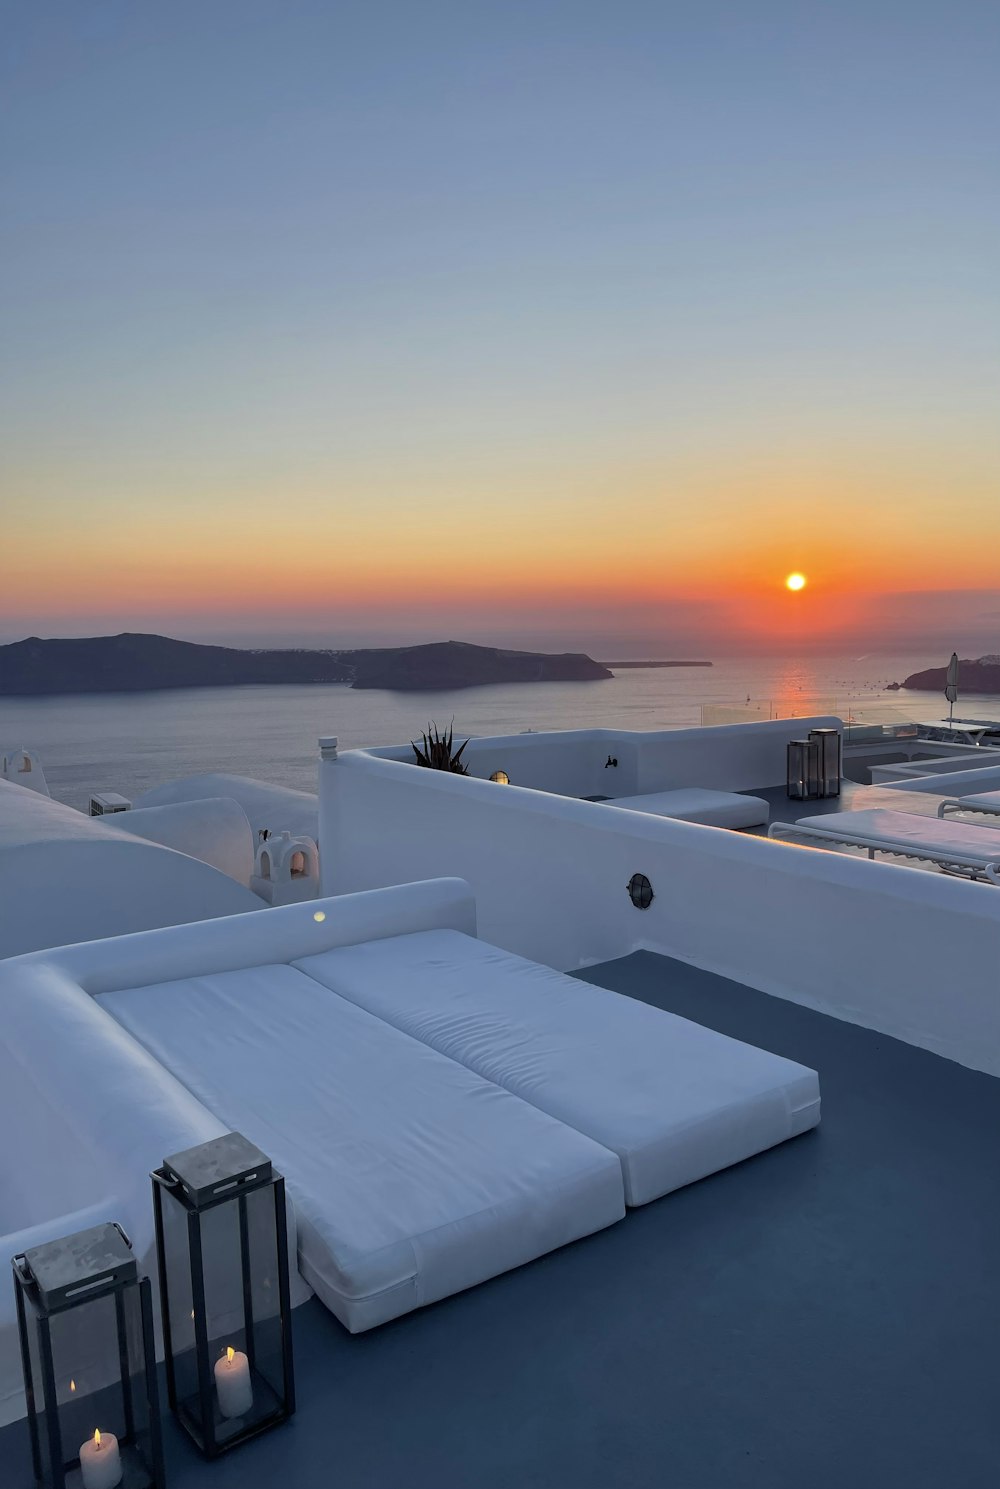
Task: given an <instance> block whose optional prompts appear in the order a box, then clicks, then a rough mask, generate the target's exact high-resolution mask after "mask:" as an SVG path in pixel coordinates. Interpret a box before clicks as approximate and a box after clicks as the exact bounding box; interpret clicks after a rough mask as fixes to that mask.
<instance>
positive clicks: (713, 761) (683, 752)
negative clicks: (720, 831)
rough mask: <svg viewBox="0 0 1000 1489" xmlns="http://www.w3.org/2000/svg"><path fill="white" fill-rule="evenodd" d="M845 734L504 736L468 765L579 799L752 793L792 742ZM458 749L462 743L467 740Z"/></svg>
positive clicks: (803, 730) (824, 720) (475, 748)
mask: <svg viewBox="0 0 1000 1489" xmlns="http://www.w3.org/2000/svg"><path fill="white" fill-rule="evenodd" d="M842 727H843V726H842V724H841V721H840V719H838V718H834V717H833V716H832V715H830V716H828V715H825V714H824V715H821V716H817V717H816V718H809V719H774V720H771V721H765V722H764V723H758V724H728V725H719V726H717V727H714V728H707V729H655V730H643V731H640V730H626V729H619V730H615V729H564V730H553V731H551V732H546V733H528V734H500V735H495V736H490V737H487V738H481V739H476V738H473V739H470V740H469V741H468V744H467V745H466V747H465V751H464V753H463V755H462V760H463V763H465V764H467V765H468V766H469V769H470V774H471V775H473V776H475V777H477V778H478V779H481V780H488V779H489V777H490V776H491V775H493V774H494V772H496V771H501V770H502V771H504V772H505V773H506V774H507V775H508V776H509V777H510V780H511V783H512V784H513V785H515V786H527V787H530V789H531V790H533V791H547V792H551V793H553V794H556V795H560V796H574V797H578V798H585V797H589V796H639V795H646V794H647V793H649V792H653V791H674V790H680V789H682V788H683V787H686V786H701V787H704V788H708V789H711V790H715V791H752V790H753V789H754V787H757V788H764V787H767V786H780V785H781V784H782V783H783V781H784V780H785V754H786V748H787V745H788V741H789V740H790V739H800V738H802V737H803V736H804V735H805V734H808V732H809V730H810V729H823V728H826V729H829V728H835V729H839V728H842ZM455 743H456V745H457V744H460V743H462V736H461V735H459V736H458V737H457V738H456V741H455ZM365 753H366V754H369V755H372V756H373V757H375V758H376V759H380V760H398V761H405V762H408V763H410V764H412V763H413V758H414V757H413V750H412V748H411V746H410V745H409V744H402V745H388V746H385V747H383V748H379V749H374V750H367V751H365ZM320 847H321V848H322V843H321V845H320Z"/></svg>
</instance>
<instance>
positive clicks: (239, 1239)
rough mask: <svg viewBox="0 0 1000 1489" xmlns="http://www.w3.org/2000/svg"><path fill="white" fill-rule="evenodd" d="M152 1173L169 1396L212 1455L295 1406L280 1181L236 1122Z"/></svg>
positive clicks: (180, 1417)
mask: <svg viewBox="0 0 1000 1489" xmlns="http://www.w3.org/2000/svg"><path fill="white" fill-rule="evenodd" d="M152 1180H153V1207H154V1214H155V1219H156V1250H157V1260H158V1262H159V1273H160V1306H161V1308H162V1312H163V1348H164V1355H165V1358H166V1367H167V1392H168V1396H169V1400H170V1406H171V1408H172V1410H173V1411H174V1412H175V1413H176V1415H177V1418H178V1420H179V1421H180V1422H181V1424H182V1425H183V1426H184V1427H185V1428H186V1430H187V1431H188V1432H189V1433H190V1435H191V1437H192V1438H193V1439H194V1441H195V1442H196V1443H197V1445H198V1447H199V1448H200V1449H201V1451H202V1452H203V1453H204V1454H205V1456H206V1457H208V1458H215V1457H217V1456H218V1455H219V1454H220V1453H223V1452H225V1451H226V1450H227V1449H229V1448H233V1447H236V1445H237V1444H238V1443H241V1442H246V1441H247V1440H248V1439H249V1438H251V1437H256V1436H257V1434H258V1433H259V1432H263V1431H265V1430H266V1429H267V1428H269V1427H273V1426H275V1425H276V1424H277V1423H278V1422H283V1421H285V1420H286V1419H287V1418H288V1417H290V1416H291V1415H292V1413H293V1411H294V1410H295V1390H294V1384H293V1379H292V1331H291V1308H290V1304H289V1293H288V1235H287V1222H286V1216H285V1181H284V1179H282V1177H281V1175H280V1174H278V1173H276V1172H275V1171H274V1169H273V1168H272V1166H271V1160H270V1159H269V1158H267V1157H265V1155H264V1154H263V1153H262V1152H261V1151H260V1149H259V1148H256V1147H254V1145H253V1143H250V1142H248V1141H247V1139H246V1138H245V1137H242V1136H241V1135H240V1134H239V1133H238V1132H230V1133H227V1134H226V1135H225V1137H219V1138H215V1139H214V1140H213V1141H212V1142H208V1143H202V1144H201V1146H200V1147H197V1148H189V1149H188V1150H187V1151H186V1152H184V1153H178V1154H176V1155H175V1156H174V1157H173V1158H167V1159H166V1160H165V1161H164V1163H163V1166H162V1168H159V1169H157V1170H156V1172H155V1173H154V1174H153V1175H152Z"/></svg>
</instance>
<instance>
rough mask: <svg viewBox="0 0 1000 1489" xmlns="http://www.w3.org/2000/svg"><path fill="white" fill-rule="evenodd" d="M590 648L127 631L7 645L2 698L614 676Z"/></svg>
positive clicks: (417, 686) (412, 686) (1, 667)
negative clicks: (213, 642)
mask: <svg viewBox="0 0 1000 1489" xmlns="http://www.w3.org/2000/svg"><path fill="white" fill-rule="evenodd" d="M610 676H611V673H610V672H609V671H608V669H607V668H606V667H603V666H602V665H601V664H600V663H599V662H595V661H593V660H592V658H590V657H588V656H584V655H583V654H582V653H577V652H567V653H565V654H564V655H561V656H549V655H547V654H545V653H542V652H530V651H502V650H500V649H499V648H497V647H493V646H470V645H468V644H467V643H465V642H461V641H440V642H435V643H432V644H430V645H428V646H402V647H383V648H378V649H372V650H360V651H333V650H331V651H305V650H291V649H289V650H283V651H243V650H241V649H239V648H237V647H232V646H201V645H199V644H198V643H196V642H192V641H174V640H172V639H171V638H170V637H168V636H144V635H139V634H134V633H131V632H128V631H126V632H123V634H122V635H120V636H92V637H85V638H81V639H74V640H65V641H63V640H53V641H42V640H40V639H39V638H38V637H37V636H29V637H28V639H27V640H26V641H15V642H12V643H11V644H10V645H9V646H0V697H3V696H6V697H14V696H18V695H20V696H25V695H42V694H51V693H139V692H147V691H152V690H162V689H164V688H224V687H238V686H240V685H246V684H248V683H299V684H302V683H345V684H347V685H349V686H350V687H354V688H391V689H406V690H409V691H423V690H431V689H438V688H471V687H476V686H480V685H482V684H484V683H496V682H587V681H591V680H596V679H598V678H604V677H610Z"/></svg>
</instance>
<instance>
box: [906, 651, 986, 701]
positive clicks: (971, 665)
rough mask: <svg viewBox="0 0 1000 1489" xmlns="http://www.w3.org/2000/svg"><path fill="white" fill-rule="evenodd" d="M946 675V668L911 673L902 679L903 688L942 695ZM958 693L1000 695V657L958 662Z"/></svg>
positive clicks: (933, 668) (930, 668) (931, 668)
mask: <svg viewBox="0 0 1000 1489" xmlns="http://www.w3.org/2000/svg"><path fill="white" fill-rule="evenodd" d="M947 673H948V669H947V667H928V668H926V669H925V670H924V671H923V672H911V673H910V675H909V677H907V678H904V679H903V687H904V688H913V689H915V690H916V689H919V690H920V691H922V692H925V693H943V692H944V685H945V679H946V677H947ZM958 691H959V693H960V694H961V693H1000V656H997V655H992V656H987V657H980V658H979V659H978V661H971V662H970V661H963V662H959V664H958Z"/></svg>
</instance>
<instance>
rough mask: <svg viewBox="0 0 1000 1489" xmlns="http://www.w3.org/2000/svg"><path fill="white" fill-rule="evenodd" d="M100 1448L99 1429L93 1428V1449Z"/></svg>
mask: <svg viewBox="0 0 1000 1489" xmlns="http://www.w3.org/2000/svg"><path fill="white" fill-rule="evenodd" d="M100 1446H101V1429H100V1428H99V1427H95V1428H94V1447H95V1448H99V1447H100Z"/></svg>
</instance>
